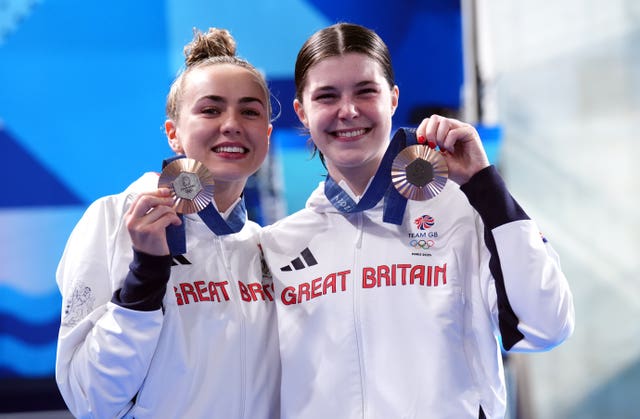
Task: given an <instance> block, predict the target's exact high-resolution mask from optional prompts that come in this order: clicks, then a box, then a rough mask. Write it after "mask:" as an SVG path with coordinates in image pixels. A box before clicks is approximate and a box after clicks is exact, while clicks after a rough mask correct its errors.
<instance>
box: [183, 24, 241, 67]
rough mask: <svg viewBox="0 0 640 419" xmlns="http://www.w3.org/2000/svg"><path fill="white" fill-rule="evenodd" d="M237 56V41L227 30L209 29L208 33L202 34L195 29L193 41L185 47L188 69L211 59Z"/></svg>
mask: <svg viewBox="0 0 640 419" xmlns="http://www.w3.org/2000/svg"><path fill="white" fill-rule="evenodd" d="M235 55H236V41H235V40H234V39H233V37H232V36H231V33H230V32H229V31H228V30H226V29H218V28H209V30H208V31H207V32H206V33H202V32H201V31H199V30H198V29H196V28H193V40H192V41H191V42H190V43H188V44H187V45H185V47H184V56H185V64H186V66H187V67H190V66H192V65H193V64H196V63H198V62H200V61H203V60H206V59H208V58H210V57H219V56H228V57H235Z"/></svg>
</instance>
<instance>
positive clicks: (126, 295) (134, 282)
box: [111, 250, 172, 311]
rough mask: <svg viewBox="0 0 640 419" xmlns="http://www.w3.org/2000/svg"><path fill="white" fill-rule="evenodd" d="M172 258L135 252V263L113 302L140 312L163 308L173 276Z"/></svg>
mask: <svg viewBox="0 0 640 419" xmlns="http://www.w3.org/2000/svg"><path fill="white" fill-rule="evenodd" d="M171 262H172V261H171V256H169V255H167V256H152V255H149V254H146V253H142V252H138V251H135V250H134V251H133V262H131V264H130V265H129V273H128V274H127V277H126V278H125V280H124V284H123V285H122V288H120V289H118V290H116V291H115V292H114V293H113V298H112V299H111V301H112V302H113V303H114V304H117V305H119V306H121V307H125V308H129V309H132V310H139V311H153V310H158V309H159V308H162V299H163V298H164V294H165V293H166V290H167V282H169V276H170V275H171Z"/></svg>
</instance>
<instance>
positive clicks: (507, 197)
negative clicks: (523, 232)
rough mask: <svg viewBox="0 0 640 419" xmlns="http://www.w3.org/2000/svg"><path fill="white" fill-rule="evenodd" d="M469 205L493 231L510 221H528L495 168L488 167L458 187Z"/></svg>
mask: <svg viewBox="0 0 640 419" xmlns="http://www.w3.org/2000/svg"><path fill="white" fill-rule="evenodd" d="M460 190H461V191H462V192H463V193H464V194H465V195H466V196H467V199H468V200H469V203H470V204H471V206H472V207H473V208H475V210H476V211H478V214H480V217H481V218H482V221H483V222H484V225H486V226H487V227H488V228H489V230H493V229H494V228H496V227H499V226H501V225H503V224H507V223H510V222H512V221H519V220H528V219H529V216H528V215H527V213H525V212H524V210H523V209H522V208H521V207H520V205H518V203H517V202H516V200H515V199H513V197H512V196H511V194H510V193H509V191H508V190H507V187H506V186H505V184H504V181H503V180H502V178H501V177H500V175H499V174H498V171H497V170H496V168H495V166H493V165H492V166H489V167H486V168H484V169H482V170H481V171H479V172H478V173H476V174H475V175H473V176H472V177H471V179H469V181H468V182H467V183H465V184H464V185H462V186H460Z"/></svg>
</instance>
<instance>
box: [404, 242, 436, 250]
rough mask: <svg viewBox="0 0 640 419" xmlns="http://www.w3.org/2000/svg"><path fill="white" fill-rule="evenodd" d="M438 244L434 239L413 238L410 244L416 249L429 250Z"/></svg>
mask: <svg viewBox="0 0 640 419" xmlns="http://www.w3.org/2000/svg"><path fill="white" fill-rule="evenodd" d="M435 244H436V242H434V241H433V240H411V241H410V242H409V246H411V247H413V248H415V249H423V250H427V249H429V248H431V247H433V246H434V245H435Z"/></svg>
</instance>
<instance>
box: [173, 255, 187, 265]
mask: <svg viewBox="0 0 640 419" xmlns="http://www.w3.org/2000/svg"><path fill="white" fill-rule="evenodd" d="M176 265H191V262H189V259H187V258H186V257H184V255H178V256H174V257H173V259H172V260H171V266H176Z"/></svg>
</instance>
